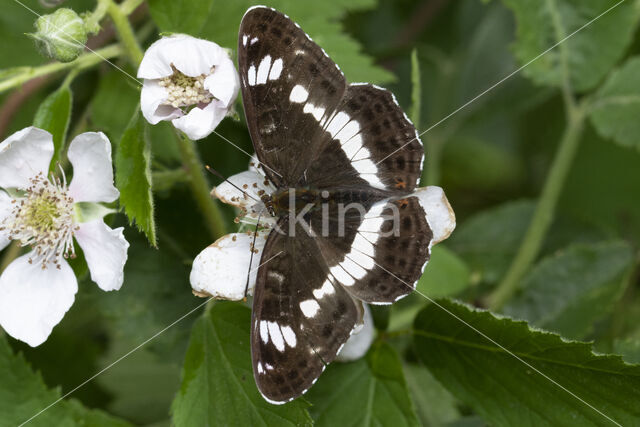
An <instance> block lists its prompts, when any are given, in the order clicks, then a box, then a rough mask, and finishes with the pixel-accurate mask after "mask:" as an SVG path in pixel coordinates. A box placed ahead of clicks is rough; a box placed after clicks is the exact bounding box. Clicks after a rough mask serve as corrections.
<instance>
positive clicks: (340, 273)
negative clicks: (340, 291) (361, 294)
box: [329, 264, 356, 286]
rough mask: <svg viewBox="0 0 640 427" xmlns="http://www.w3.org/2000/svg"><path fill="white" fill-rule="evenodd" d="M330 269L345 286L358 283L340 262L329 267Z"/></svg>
mask: <svg viewBox="0 0 640 427" xmlns="http://www.w3.org/2000/svg"><path fill="white" fill-rule="evenodd" d="M329 271H331V274H333V276H334V277H335V278H336V279H337V280H338V282H340V283H342V285H343V286H353V285H354V284H355V283H356V281H355V280H354V278H353V277H351V276H350V275H349V274H347V272H346V271H344V269H343V268H342V267H341V266H340V264H338V265H334V266H333V267H331V268H330V269H329Z"/></svg>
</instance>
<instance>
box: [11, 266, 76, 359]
mask: <svg viewBox="0 0 640 427" xmlns="http://www.w3.org/2000/svg"><path fill="white" fill-rule="evenodd" d="M30 256H31V255H30V254H26V255H23V256H21V257H19V258H17V259H15V260H14V261H13V262H12V263H11V264H9V266H8V267H7V268H6V269H5V270H4V272H3V273H2V276H0V326H2V327H3V328H4V330H5V331H6V332H7V333H8V334H9V335H11V336H12V337H14V338H15V339H18V340H20V341H24V342H26V343H27V344H29V345H30V346H31V347H36V346H38V345H40V344H42V343H43V342H45V341H46V340H47V338H48V337H49V335H50V334H51V330H52V329H53V327H54V326H56V325H57V324H58V323H60V321H61V320H62V318H63V317H64V314H65V313H66V312H67V311H68V310H69V308H70V307H71V305H73V301H74V299H75V295H76V292H78V281H77V280H76V276H75V274H73V270H72V269H71V267H69V264H67V263H66V262H65V261H63V262H61V263H60V269H57V268H56V267H55V266H54V265H50V266H49V267H47V268H46V269H44V270H43V269H42V266H41V264H39V263H36V264H29V257H30Z"/></svg>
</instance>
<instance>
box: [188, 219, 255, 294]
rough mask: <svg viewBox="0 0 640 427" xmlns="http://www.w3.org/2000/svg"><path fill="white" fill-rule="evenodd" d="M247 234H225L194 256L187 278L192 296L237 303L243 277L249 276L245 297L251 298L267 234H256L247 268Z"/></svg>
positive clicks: (243, 280) (251, 237)
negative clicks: (253, 250)
mask: <svg viewBox="0 0 640 427" xmlns="http://www.w3.org/2000/svg"><path fill="white" fill-rule="evenodd" d="M250 234H251V235H248V234H247V233H232V234H227V235H226V236H223V237H221V238H220V239H218V240H216V242H215V243H214V244H212V245H211V246H209V247H207V248H205V249H204V250H203V251H202V252H200V254H198V256H197V257H196V259H194V260H193V266H192V267H191V275H190V276H189V281H190V282H191V287H192V288H193V292H194V294H196V295H198V296H211V297H214V298H218V299H226V300H231V301H239V300H241V299H243V298H244V297H245V295H244V289H245V286H246V285H247V274H249V287H248V292H247V293H248V295H252V294H253V288H254V287H255V284H256V275H257V274H258V266H259V265H260V258H261V256H262V249H263V248H264V244H265V242H266V240H267V234H268V233H265V232H259V233H258V236H257V238H256V244H255V249H256V250H257V252H256V253H254V254H253V261H252V262H251V266H249V261H250V259H251V243H252V242H253V234H252V233H250Z"/></svg>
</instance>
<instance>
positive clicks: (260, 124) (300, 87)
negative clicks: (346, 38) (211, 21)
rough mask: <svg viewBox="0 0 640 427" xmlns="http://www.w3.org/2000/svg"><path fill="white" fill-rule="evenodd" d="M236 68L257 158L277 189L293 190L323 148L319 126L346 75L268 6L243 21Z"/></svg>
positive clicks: (343, 85) (337, 99)
mask: <svg viewBox="0 0 640 427" xmlns="http://www.w3.org/2000/svg"><path fill="white" fill-rule="evenodd" d="M238 63H239V71H240V79H241V83H242V84H241V87H242V98H243V102H244V107H245V115H246V116H247V118H248V120H247V124H248V127H249V132H250V134H251V138H252V140H253V144H254V147H255V149H256V154H257V155H258V159H259V160H260V161H261V162H262V163H264V164H266V165H267V166H268V167H267V168H265V172H266V173H267V176H268V177H269V178H270V179H271V180H272V182H274V183H275V184H276V186H278V185H282V186H294V185H296V184H297V183H298V182H299V180H300V178H301V177H302V175H303V171H304V169H305V168H306V167H307V166H308V165H309V163H310V162H311V159H312V157H313V155H314V152H315V151H316V150H318V149H319V147H318V145H319V144H321V143H322V137H323V133H322V132H320V127H319V126H318V123H319V121H322V120H325V121H326V119H327V118H328V117H330V116H331V115H332V114H333V111H334V110H335V108H336V107H337V105H338V103H339V102H340V100H341V99H342V97H343V95H344V92H345V90H346V81H345V79H344V76H343V75H342V72H341V71H340V69H339V68H338V66H337V65H336V64H335V63H334V62H333V61H332V60H331V59H330V58H329V57H328V56H327V55H326V53H325V52H324V51H323V50H322V49H321V48H320V47H319V46H318V45H317V44H315V43H314V42H313V41H312V40H311V39H310V38H309V37H308V36H307V35H306V34H305V33H304V31H302V30H301V29H300V27H298V26H297V25H296V24H295V23H294V22H293V21H291V20H290V19H289V18H288V17H286V16H285V15H283V14H281V13H279V12H276V11H274V10H272V9H269V8H264V7H255V8H252V9H250V10H249V11H248V12H247V13H246V14H245V16H244V18H243V19H242V23H241V24H240V32H239V37H238ZM249 118H251V119H250V120H249ZM292 159H295V160H296V161H295V162H292ZM276 172H277V174H276Z"/></svg>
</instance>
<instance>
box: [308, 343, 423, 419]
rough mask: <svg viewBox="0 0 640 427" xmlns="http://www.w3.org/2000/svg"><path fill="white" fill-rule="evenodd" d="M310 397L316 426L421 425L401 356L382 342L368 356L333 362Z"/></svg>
mask: <svg viewBox="0 0 640 427" xmlns="http://www.w3.org/2000/svg"><path fill="white" fill-rule="evenodd" d="M308 399H309V400H310V401H311V403H312V404H313V406H312V407H311V409H310V412H311V414H312V416H313V419H314V421H315V425H316V426H335V425H361V426H380V425H394V426H415V425H419V423H418V418H417V416H416V413H415V408H414V406H413V402H412V401H411V397H410V396H409V390H408V388H407V383H406V381H405V378H404V373H403V372H402V363H401V362H400V358H399V357H398V354H397V353H396V351H395V350H394V349H393V348H392V347H391V346H390V345H389V344H386V343H382V342H379V343H376V344H374V345H373V346H372V348H371V349H370V350H369V353H367V355H366V357H365V358H362V359H360V360H358V361H355V362H351V363H333V364H332V365H330V366H329V368H327V370H326V372H325V373H323V374H322V376H321V377H320V379H319V380H318V383H317V384H316V385H314V386H313V387H312V388H311V390H309V394H308ZM356 408H357V410H356Z"/></svg>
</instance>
